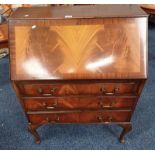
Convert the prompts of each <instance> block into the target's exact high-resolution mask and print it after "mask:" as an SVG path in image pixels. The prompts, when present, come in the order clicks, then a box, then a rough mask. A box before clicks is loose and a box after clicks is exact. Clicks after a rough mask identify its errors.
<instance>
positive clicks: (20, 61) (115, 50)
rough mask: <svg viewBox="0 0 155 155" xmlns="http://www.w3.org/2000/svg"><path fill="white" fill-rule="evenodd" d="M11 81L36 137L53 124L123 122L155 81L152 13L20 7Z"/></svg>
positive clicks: (127, 124)
mask: <svg viewBox="0 0 155 155" xmlns="http://www.w3.org/2000/svg"><path fill="white" fill-rule="evenodd" d="M9 45H10V68H11V80H12V84H13V86H14V89H15V91H16V94H17V96H18V97H19V100H20V102H21V105H22V107H23V110H24V111H25V114H26V116H27V119H28V130H29V131H30V132H31V133H32V134H33V135H34V137H35V140H36V143H40V142H41V140H40V137H39V135H38V133H37V131H36V129H37V128H38V127H40V126H41V125H44V124H48V123H52V124H54V123H60V124H61V123H66V124H68V123H79V124H80V123H81V124H82V123H83V124H84V123H96V124H100V123H102V124H112V123H114V124H118V125H120V126H121V127H122V128H123V131H122V133H121V134H120V138H119V140H120V142H122V143H123V142H124V136H125V134H127V133H128V132H129V131H130V130H131V129H132V125H131V117H132V115H133V112H134V109H135V107H136V104H137V102H138V99H139V97H140V94H141V92H142V89H143V87H144V84H145V80H146V79H147V15H146V14H145V13H144V12H143V11H142V10H141V9H140V8H139V7H138V6H137V5H95V6H59V7H32V8H20V9H18V10H16V11H15V13H14V14H13V15H12V16H11V18H10V19H9Z"/></svg>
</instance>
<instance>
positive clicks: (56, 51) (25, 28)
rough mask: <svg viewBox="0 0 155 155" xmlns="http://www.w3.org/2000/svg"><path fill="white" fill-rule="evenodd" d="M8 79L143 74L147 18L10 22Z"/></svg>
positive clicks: (145, 74) (122, 76) (106, 76)
mask: <svg viewBox="0 0 155 155" xmlns="http://www.w3.org/2000/svg"><path fill="white" fill-rule="evenodd" d="M9 25H10V27H9V29H10V32H11V33H10V51H11V52H10V57H11V78H12V80H32V79H116V78H117V79H125V78H132V79H136V78H146V76H147V71H146V65H147V62H146V57H147V54H146V53H147V45H146V39H147V38H146V37H147V31H146V29H147V18H146V17H138V18H103V19H61V20H60V19H59V20H40V19H39V20H34V19H33V20H28V19H27V20H26V19H25V20H10V21H9Z"/></svg>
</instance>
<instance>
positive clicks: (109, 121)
mask: <svg viewBox="0 0 155 155" xmlns="http://www.w3.org/2000/svg"><path fill="white" fill-rule="evenodd" d="M97 119H98V121H100V122H103V123H111V122H112V120H113V118H112V116H109V117H108V119H106V118H105V117H104V116H97ZM106 120H107V121H106Z"/></svg>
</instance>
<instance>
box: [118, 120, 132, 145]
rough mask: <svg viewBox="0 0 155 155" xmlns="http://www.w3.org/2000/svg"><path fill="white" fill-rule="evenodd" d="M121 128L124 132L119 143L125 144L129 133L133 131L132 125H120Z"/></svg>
mask: <svg viewBox="0 0 155 155" xmlns="http://www.w3.org/2000/svg"><path fill="white" fill-rule="evenodd" d="M120 126H121V127H122V128H123V131H122V133H121V135H120V137H119V141H120V142H121V143H125V140H124V137H125V135H126V134H127V133H129V132H130V131H131V130H132V125H131V123H130V124H120Z"/></svg>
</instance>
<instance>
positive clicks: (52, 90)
mask: <svg viewBox="0 0 155 155" xmlns="http://www.w3.org/2000/svg"><path fill="white" fill-rule="evenodd" d="M56 89H57V88H51V90H50V92H51V93H44V91H43V89H42V88H38V93H40V94H41V95H43V96H51V95H53V94H54V93H55V91H56Z"/></svg>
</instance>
